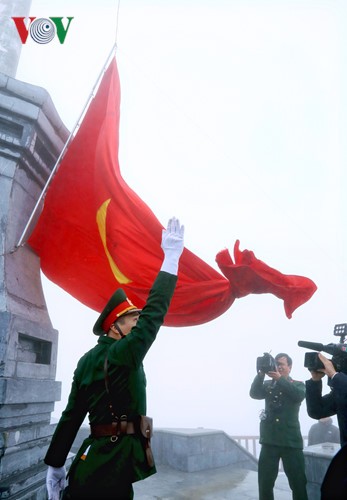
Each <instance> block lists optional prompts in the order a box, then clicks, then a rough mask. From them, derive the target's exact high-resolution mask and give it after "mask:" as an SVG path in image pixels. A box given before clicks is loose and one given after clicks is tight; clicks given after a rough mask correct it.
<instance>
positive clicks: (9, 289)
mask: <svg viewBox="0 0 347 500" xmlns="http://www.w3.org/2000/svg"><path fill="white" fill-rule="evenodd" d="M68 135H69V132H68V130H67V129H66V127H65V126H64V125H63V123H62V122H61V119H60V118H59V116H58V114H57V112H56V110H55V108H54V105H53V103H52V101H51V98H50V96H49V95H48V93H47V92H46V91H45V90H44V89H42V88H40V87H35V86H33V85H30V84H27V83H23V82H20V81H17V80H14V79H13V78H10V77H8V76H6V75H4V74H1V73H0V193H1V197H0V498H8V499H18V500H19V499H21V500H24V499H30V500H33V499H44V498H46V493H45V486H44V478H45V472H46V467H45V466H44V464H43V461H42V460H43V457H44V454H45V452H46V449H47V447H48V444H49V441H50V437H51V435H52V432H53V430H54V426H52V425H50V415H51V412H52V410H53V409H54V402H55V401H58V400H59V399H60V390H61V384H60V382H56V381H55V374H56V361H57V344H58V332H57V331H56V330H54V328H53V327H52V325H51V321H50V318H49V315H48V312H47V308H46V304H45V300H44V296H43V291H42V285H41V279H40V262H39V258H38V257H37V256H36V254H35V253H34V252H33V251H31V249H30V247H29V246H26V245H24V246H21V247H19V248H16V245H17V243H18V241H19V239H20V237H21V235H22V232H23V229H24V227H25V225H26V223H27V221H28V220H29V217H30V214H31V213H32V210H33V208H34V206H35V204H36V202H37V199H38V197H39V195H40V193H41V191H42V188H43V186H44V184H45V182H46V180H47V178H48V176H49V174H50V172H51V170H52V168H53V167H54V165H55V162H56V159H57V157H58V156H59V153H60V151H61V150H62V148H63V145H64V143H65V142H66V140H67V138H68Z"/></svg>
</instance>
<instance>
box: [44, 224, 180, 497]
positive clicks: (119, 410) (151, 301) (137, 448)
mask: <svg viewBox="0 0 347 500" xmlns="http://www.w3.org/2000/svg"><path fill="white" fill-rule="evenodd" d="M183 235H184V227H183V226H181V225H180V223H179V221H178V220H177V219H175V218H173V219H170V221H169V223H168V227H167V229H166V230H163V235H162V244H161V246H162V249H163V251H164V260H163V263H162V266H161V269H160V271H159V274H158V276H157V278H156V280H155V282H154V284H153V286H152V288H151V291H150V293H149V296H148V299H147V302H146V305H145V306H144V308H143V309H142V311H140V310H139V309H137V308H136V306H134V305H133V304H132V303H131V302H130V301H129V300H128V299H127V297H126V295H125V293H124V291H123V290H122V289H118V290H117V291H116V292H115V293H114V294H113V295H112V297H111V298H110V300H109V302H108V303H107V304H106V306H105V308H104V310H103V311H102V313H101V314H100V316H99V318H98V320H97V321H96V323H95V325H94V328H93V331H94V333H95V334H96V335H99V340H98V343H97V345H96V346H95V347H94V348H93V349H91V350H90V351H89V352H87V353H86V354H85V355H84V356H83V357H82V358H81V359H80V360H79V362H78V364H77V368H76V370H75V372H74V377H73V382H72V388H71V392H70V395H69V399H68V403H67V406H66V408H65V410H64V411H63V413H62V416H61V418H60V420H59V423H58V425H57V428H56V430H55V433H54V435H53V437H52V441H51V444H50V446H49V449H48V451H47V454H46V456H45V463H46V464H47V465H48V466H49V467H48V471H47V479H46V484H47V491H48V498H49V500H59V498H60V497H59V495H60V491H61V490H63V489H64V486H65V476H66V471H65V466H64V464H65V460H66V457H67V455H68V453H69V451H70V448H71V445H72V443H73V441H74V439H75V437H76V434H77V432H78V430H79V428H80V426H81V424H82V422H83V420H84V418H85V416H86V415H87V414H88V416H89V423H90V428H91V433H90V436H89V437H88V438H87V439H85V440H84V442H83V444H82V446H81V448H80V450H79V451H78V453H77V454H76V457H75V459H74V461H73V463H72V465H71V467H70V470H69V474H68V486H67V487H66V488H65V490H64V494H63V498H65V499H71V500H77V499H84V500H86V499H90V500H97V499H100V500H104V499H105V500H106V499H110V500H111V499H124V500H125V499H126V500H128V499H132V498H133V496H134V495H133V487H132V483H133V482H135V481H138V480H140V479H144V478H146V477H148V476H150V475H151V474H154V473H155V472H156V469H155V465H154V461H153V457H152V454H151V450H150V445H149V438H150V434H151V419H149V418H148V417H144V416H145V415H146V377H145V373H144V370H143V365H142V361H143V359H144V357H145V355H146V354H147V352H148V350H149V348H150V347H151V345H152V343H153V342H154V340H155V338H156V335H157V333H158V330H159V328H160V326H161V325H162V324H163V322H164V318H165V315H166V313H167V311H168V308H169V305H170V301H171V298H172V296H173V293H174V290H175V286H176V281H177V273H178V263H179V259H180V256H181V253H182V251H183V247H184V243H183Z"/></svg>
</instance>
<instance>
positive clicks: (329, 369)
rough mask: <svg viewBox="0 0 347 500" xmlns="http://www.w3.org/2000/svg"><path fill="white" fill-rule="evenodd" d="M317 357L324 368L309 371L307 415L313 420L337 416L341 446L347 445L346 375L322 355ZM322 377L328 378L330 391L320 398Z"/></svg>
mask: <svg viewBox="0 0 347 500" xmlns="http://www.w3.org/2000/svg"><path fill="white" fill-rule="evenodd" d="M318 357H319V359H320V360H321V362H322V363H323V365H324V368H321V369H320V370H319V371H318V370H317V371H314V370H311V379H310V380H307V381H306V405H307V413H308V414H309V416H310V417H311V418H315V419H320V418H323V417H331V416H332V415H337V421H338V424H339V429H340V439H341V446H344V445H346V444H347V375H346V374H345V373H343V372H337V371H336V369H335V367H334V365H333V363H332V361H331V360H329V359H328V358H326V357H325V356H324V355H323V354H322V353H319V354H318ZM324 375H327V376H328V385H329V387H330V388H331V391H330V392H329V393H328V394H325V395H324V396H322V389H323V384H322V378H323V377H324Z"/></svg>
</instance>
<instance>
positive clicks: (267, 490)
mask: <svg viewBox="0 0 347 500" xmlns="http://www.w3.org/2000/svg"><path fill="white" fill-rule="evenodd" d="M280 459H282V463H283V469H284V472H285V474H286V476H287V478H288V482H289V486H290V488H291V490H292V492H293V500H308V498H307V492H306V483H307V480H306V474H305V460H304V454H303V452H302V450H301V449H299V448H289V447H282V446H270V445H266V444H263V445H262V447H261V451H260V455H259V461H258V486H259V500H274V494H273V488H274V485H275V481H276V478H277V476H278V467H279V462H280Z"/></svg>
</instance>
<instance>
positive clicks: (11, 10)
mask: <svg viewBox="0 0 347 500" xmlns="http://www.w3.org/2000/svg"><path fill="white" fill-rule="evenodd" d="M30 5H31V0H15V1H14V0H1V5H0V17H1V29H0V71H1V72H2V73H5V75H8V76H12V77H15V76H16V72H17V66H18V62H19V57H20V53H21V50H22V41H21V39H20V36H19V35H18V33H17V29H16V26H15V24H14V22H13V19H12V17H28V16H29V10H30Z"/></svg>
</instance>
